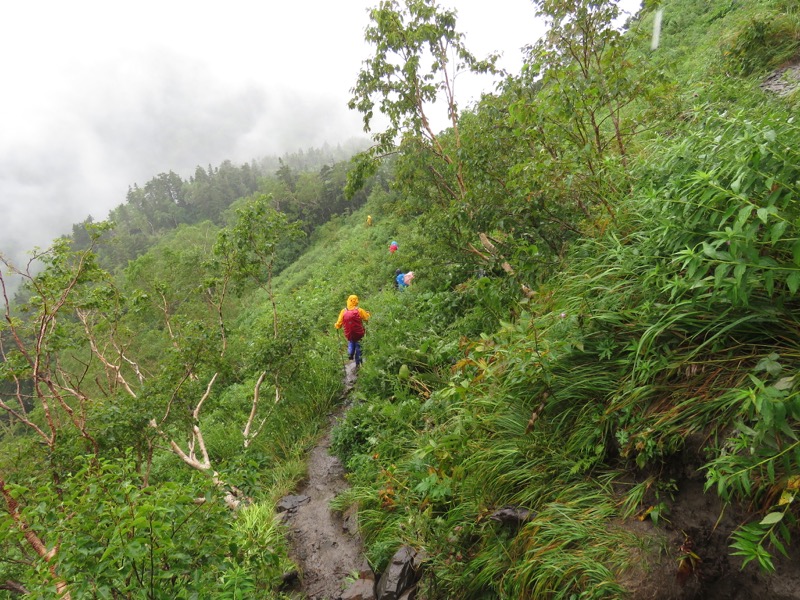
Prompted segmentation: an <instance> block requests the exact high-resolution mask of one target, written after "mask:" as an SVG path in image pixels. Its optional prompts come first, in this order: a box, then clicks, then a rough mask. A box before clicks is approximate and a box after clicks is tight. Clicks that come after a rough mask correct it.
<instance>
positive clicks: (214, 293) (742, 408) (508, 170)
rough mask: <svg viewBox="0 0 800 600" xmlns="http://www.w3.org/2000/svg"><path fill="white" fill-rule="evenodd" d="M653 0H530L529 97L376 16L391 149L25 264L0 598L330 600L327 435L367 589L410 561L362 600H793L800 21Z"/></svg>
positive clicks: (787, 2)
mask: <svg viewBox="0 0 800 600" xmlns="http://www.w3.org/2000/svg"><path fill="white" fill-rule="evenodd" d="M643 4H644V6H643V7H642V9H641V10H640V12H639V13H638V14H637V15H635V16H633V17H630V18H628V19H627V20H626V21H625V20H624V19H621V18H620V11H619V8H618V7H617V6H616V3H615V2H614V1H613V0H533V5H534V7H535V9H536V11H537V13H538V15H539V18H541V19H543V20H544V21H545V22H546V23H547V25H548V29H547V33H546V34H545V35H544V36H543V37H542V38H541V39H540V40H539V41H536V42H532V44H531V45H530V46H529V47H527V48H526V49H525V53H524V54H525V60H524V65H523V67H522V69H521V70H520V72H518V73H507V72H501V71H499V70H498V69H497V68H496V67H495V62H496V58H497V57H494V56H476V55H474V54H473V53H472V52H471V51H470V49H469V48H468V47H467V45H466V38H465V36H463V35H462V34H461V33H460V30H459V27H458V19H457V12H451V11H449V10H445V9H443V8H442V7H440V6H438V5H436V3H435V2H434V0H381V1H380V2H379V3H377V6H376V7H375V8H374V9H372V10H371V11H370V21H369V25H368V26H367V28H366V30H365V38H366V40H367V41H368V42H369V43H370V44H371V47H372V54H371V56H370V58H369V59H368V60H367V61H365V62H364V63H363V64H362V65H360V66H359V65H354V66H353V75H354V77H353V87H352V90H351V100H350V108H352V109H353V110H355V111H358V112H359V113H360V114H361V115H362V116H363V124H364V129H365V132H367V134H368V135H369V136H370V137H371V140H369V141H365V142H364V143H363V144H362V145H360V146H355V145H348V144H345V143H344V142H342V143H341V144H339V145H337V144H336V142H335V141H334V145H333V146H332V147H325V148H323V149H308V150H305V151H296V150H295V149H287V150H286V152H287V153H286V154H285V155H283V156H282V157H281V158H269V159H260V158H254V159H253V160H252V162H251V163H249V164H243V165H236V164H232V163H231V162H224V163H222V164H220V165H218V166H212V165H208V166H198V167H197V169H196V171H195V173H194V175H193V176H191V177H189V178H188V179H184V178H182V177H180V176H179V175H177V174H175V173H174V172H172V171H170V170H169V169H170V165H164V169H165V172H162V173H160V174H158V175H155V176H154V177H153V178H152V179H151V180H150V181H148V182H146V183H144V184H142V185H136V186H133V187H132V188H131V189H130V190H129V192H128V194H127V197H126V198H125V199H124V201H122V202H121V203H120V204H119V205H118V206H117V207H116V208H114V209H113V210H112V211H111V212H110V214H109V215H108V217H107V219H105V220H95V219H93V218H91V217H89V218H87V219H86V220H85V221H84V222H81V223H76V224H74V225H73V226H72V228H71V231H70V232H69V233H68V234H67V235H64V236H63V237H60V238H58V239H56V240H54V241H53V242H52V244H51V245H50V246H49V247H48V248H44V249H33V250H31V252H30V262H27V263H25V264H19V263H18V262H12V261H11V260H10V259H8V258H4V257H2V256H1V255H0V261H2V264H1V265H0V266H1V267H2V272H1V273H0V284H2V288H1V289H2V292H3V300H4V304H3V312H4V314H3V319H2V322H0V357H1V358H2V361H1V362H0V598H8V599H17V598H21V599H22V598H24V599H28V598H31V599H53V598H60V599H71V600H77V599H84V598H90V599H93V598H102V599H140V598H141V599H151V600H152V599H170V600H173V599H187V600H188V599H198V598H199V599H204V598H214V599H269V598H274V599H281V598H282V599H290V598H292V599H299V598H311V599H313V598H317V597H320V598H321V596H314V595H311V594H308V595H306V594H305V593H304V592H303V591H302V589H297V588H296V587H295V588H292V587H291V585H288V584H287V581H288V580H289V578H288V577H287V574H289V573H295V574H298V573H299V577H300V578H301V579H302V576H303V573H302V569H298V565H297V563H296V561H295V560H294V558H293V554H292V551H291V547H290V543H289V540H288V538H287V528H286V526H285V524H284V522H283V521H282V519H281V515H280V514H279V512H278V510H277V505H278V503H279V501H280V499H281V498H283V497H285V496H287V495H288V494H292V493H293V492H294V491H296V490H297V489H298V486H299V485H300V484H301V482H302V481H303V480H304V478H305V477H306V467H307V457H308V454H309V451H310V450H311V449H312V448H313V447H314V446H315V444H316V443H317V442H318V440H319V439H320V438H321V436H323V435H327V434H329V435H330V439H331V444H330V446H331V452H332V453H333V454H335V456H336V457H337V458H338V459H339V460H340V461H341V464H342V465H343V466H344V470H345V473H346V479H347V482H348V487H347V488H346V489H345V490H344V491H342V492H340V493H338V495H336V497H335V498H334V499H333V501H332V502H331V505H330V509H331V511H334V512H337V511H338V512H342V513H344V512H346V511H347V512H348V514H353V515H354V519H355V522H356V523H357V530H358V535H359V536H360V538H361V539H362V540H363V553H364V558H365V561H366V562H367V563H368V565H369V567H370V569H371V570H372V571H373V572H374V574H375V577H376V581H377V578H379V577H380V575H381V574H382V573H384V572H385V571H387V569H388V568H389V566H390V564H391V563H392V560H393V556H395V553H396V552H397V551H398V550H399V549H401V548H409V549H411V550H412V551H413V555H414V556H415V557H416V559H415V562H414V564H413V569H412V571H413V573H412V575H413V577H412V578H411V581H410V587H409V588H408V589H407V590H406V591H405V592H404V593H403V595H402V596H400V595H399V594H391V593H383V594H382V595H381V594H380V592H376V593H377V596H371V597H373V598H375V597H379V598H380V600H385V599H387V598H390V599H395V598H399V597H402V598H414V597H416V598H420V599H423V598H424V599H427V600H437V599H476V600H477V599H482V600H483V599H492V598H498V599H505V598H508V599H540V598H541V599H565V600H566V599H578V598H580V599H602V598H632V599H637V600H638V599H645V598H651V599H668V598H670V599H672V598H675V599H684V598H687V599H688V598H698V599H699V598H704V599H709V598H710V599H713V598H724V599H745V598H777V599H790V598H795V599H796V598H800V527H798V517H799V516H800V511H799V510H798V507H799V506H800V438H799V437H798V423H799V422H800V379H798V372H799V371H798V370H799V369H800V296H798V292H799V291H800V202H798V197H799V194H800V121H798V120H797V115H798V114H800V113H799V112H798V109H800V91H798V90H800V6H798V4H797V2H796V0H646V1H645V2H644V3H643ZM466 72H474V73H484V74H490V75H493V76H494V78H495V80H496V81H497V87H496V88H495V91H494V92H493V93H491V94H485V95H484V96H483V97H482V98H481V100H480V101H479V102H476V103H475V104H474V105H469V106H465V105H463V104H462V103H460V101H459V98H458V96H457V94H456V92H455V89H456V88H455V87H454V82H455V79H456V77H457V76H458V75H460V74H463V73H466ZM434 111H438V113H439V114H444V113H446V115H447V119H448V120H447V122H446V126H445V127H444V128H443V129H441V130H439V129H438V128H434V127H433V126H432V123H433V122H435V119H434V118H433V117H432V115H433V114H434ZM378 123H381V125H380V126H379V127H378V126H377V124H378ZM121 200H122V199H121ZM392 241H396V242H397V245H398V248H397V251H396V252H389V250H388V247H389V244H390V243H391V242H392ZM398 271H399V272H402V273H407V272H413V273H414V274H415V277H414V279H413V281H412V282H411V284H410V285H409V286H408V287H407V288H403V289H397V288H396V287H395V285H394V282H395V276H396V273H397V272H398ZM353 294H355V295H357V296H358V298H359V301H360V306H361V307H363V308H364V309H365V310H367V311H369V312H370V313H371V317H370V319H369V321H368V322H367V323H366V336H365V337H364V339H363V340H362V344H361V345H362V348H363V357H364V363H363V365H361V366H360V368H359V369H358V371H357V380H356V381H355V383H354V385H353V386H352V389H348V390H347V394H346V395H345V393H344V392H345V389H344V387H345V371H346V367H348V365H349V360H348V356H347V342H346V340H345V339H344V337H343V335H342V333H341V331H338V330H337V329H335V328H334V323H335V321H336V317H337V315H338V314H339V311H340V310H341V309H343V308H344V307H345V301H346V300H347V298H348V296H350V295H353ZM348 368H349V367H348ZM332 414H337V415H339V416H340V418H339V419H337V420H336V422H335V425H334V426H333V428H332V430H329V427H330V422H331V421H330V415H332ZM796 501H797V502H798V504H795V502H796ZM359 577H360V575H359V574H358V573H355V574H353V575H352V576H351V577H350V578H349V582H348V581H343V582H342V583H341V591H342V592H341V593H342V594H344V593H345V588H346V587H347V585H348V583H352V580H355V579H358V578H359ZM325 597H327V596H325ZM330 597H331V598H334V597H336V598H338V597H340V596H339V595H336V596H330ZM347 597H350V598H353V597H354V596H352V595H351V596H347ZM359 597H362V596H359ZM363 597H364V598H367V597H368V596H363Z"/></svg>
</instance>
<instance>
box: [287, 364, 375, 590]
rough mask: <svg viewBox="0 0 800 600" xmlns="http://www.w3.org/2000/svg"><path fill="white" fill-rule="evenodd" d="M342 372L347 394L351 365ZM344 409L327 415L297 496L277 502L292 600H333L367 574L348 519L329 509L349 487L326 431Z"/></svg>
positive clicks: (351, 381) (352, 372) (353, 374)
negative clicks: (291, 569)
mask: <svg viewBox="0 0 800 600" xmlns="http://www.w3.org/2000/svg"><path fill="white" fill-rule="evenodd" d="M345 371H346V373H345V381H344V384H345V391H344V395H345V396H347V395H348V394H349V393H350V391H351V390H352V388H353V385H354V384H355V380H356V369H355V365H354V364H352V363H350V364H348V365H347V367H346V369H345ZM344 411H345V409H344V408H342V409H340V410H339V411H338V412H337V413H336V414H333V415H331V418H330V421H331V422H330V427H329V429H328V432H327V433H326V435H325V436H324V437H323V438H322V439H321V440H320V441H319V443H318V444H317V446H316V447H315V448H314V449H313V450H312V452H311V454H310V456H309V460H308V474H307V478H306V480H305V482H304V483H303V485H302V486H301V488H300V489H299V490H298V492H297V494H296V495H293V496H287V497H286V498H284V499H283V501H282V502H281V504H282V505H283V508H284V510H285V512H284V515H285V516H284V522H285V523H286V525H287V528H288V530H289V543H290V545H291V548H292V552H291V554H292V558H293V560H294V561H295V563H296V564H297V565H298V569H299V573H298V577H297V580H296V582H295V587H294V589H293V590H292V592H291V593H292V595H293V596H294V597H296V598H303V599H308V600H336V599H338V598H340V596H341V595H342V592H343V591H344V590H345V588H347V587H348V584H349V583H350V582H352V581H353V580H354V579H357V578H359V577H362V578H367V577H371V576H372V571H371V570H370V568H369V565H368V564H367V562H366V560H365V559H364V557H363V554H362V542H361V538H360V537H359V536H358V531H357V528H356V525H355V521H354V518H353V516H352V515H349V514H347V513H346V514H344V515H342V514H339V513H337V512H334V511H332V510H331V509H330V507H329V504H330V501H331V500H332V499H333V498H334V497H335V496H336V495H337V494H339V493H340V492H341V491H343V490H344V489H346V488H347V486H348V484H347V481H346V480H345V478H344V467H343V466H342V464H341V462H340V461H339V459H338V458H336V457H335V456H332V455H331V454H330V452H329V448H330V431H331V428H332V427H333V425H334V424H335V422H336V420H337V419H339V418H341V416H342V414H343V413H344Z"/></svg>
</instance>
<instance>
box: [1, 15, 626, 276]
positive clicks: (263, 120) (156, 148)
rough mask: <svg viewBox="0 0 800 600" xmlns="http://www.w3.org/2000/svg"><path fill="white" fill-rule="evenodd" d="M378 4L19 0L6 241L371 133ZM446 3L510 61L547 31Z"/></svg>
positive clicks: (472, 36) (50, 232) (4, 172)
mask: <svg viewBox="0 0 800 600" xmlns="http://www.w3.org/2000/svg"><path fill="white" fill-rule="evenodd" d="M628 1H633V0H628ZM377 3H378V0H344V1H342V2H331V1H330V0H298V1H297V2H274V1H260V2H257V1H254V0H228V1H227V2H211V1H209V0H138V1H137V2H126V3H123V2H109V1H108V0H72V1H70V2H64V1H62V0H29V1H26V2H9V3H6V4H5V5H4V7H3V19H2V21H0V57H2V58H0V79H1V80H2V81H3V91H2V93H0V211H2V213H1V214H2V215H3V218H2V220H0V252H2V253H3V254H5V255H7V256H12V257H14V258H15V259H16V260H17V261H18V262H19V261H21V260H22V258H23V256H24V251H26V250H29V249H31V248H32V247H33V246H37V245H38V246H46V245H47V244H48V243H49V242H50V241H51V240H52V239H53V238H54V237H55V236H57V235H61V234H63V233H68V232H69V231H70V230H71V225H72V224H73V223H76V222H79V221H81V220H83V219H84V218H86V216H88V215H90V214H91V215H92V216H93V217H94V218H95V219H104V218H106V217H107V214H108V211H109V210H110V209H111V208H113V207H115V206H117V205H118V204H120V203H122V202H124V200H125V194H126V192H127V189H128V186H130V185H132V184H134V183H139V184H143V183H145V182H147V181H148V180H149V179H150V178H152V177H154V176H155V175H157V174H158V173H161V172H166V171H169V170H173V171H175V172H177V173H179V174H181V175H182V176H184V177H186V176H189V175H190V174H192V173H193V172H194V169H195V167H196V166H197V165H203V166H206V165H208V164H212V165H218V164H219V163H220V162H222V161H223V160H226V159H230V160H233V161H234V162H246V161H249V160H251V159H257V158H259V157H261V156H264V155H268V154H283V153H284V152H291V151H295V150H297V149H299V148H303V149H305V148H308V147H312V146H321V145H322V144H324V143H326V142H327V143H330V144H336V143H338V142H343V141H347V140H348V139H350V138H351V137H353V136H357V135H362V132H361V118H360V115H358V114H356V113H354V112H352V111H349V110H348V109H347V100H348V99H349V97H350V89H351V88H352V87H353V84H354V83H355V79H356V76H357V74H358V71H359V69H360V67H361V63H362V61H363V60H365V59H366V58H368V57H369V55H370V54H369V52H370V49H369V47H368V46H367V45H366V44H365V43H364V41H363V33H364V29H365V28H366V26H367V25H368V23H369V19H368V13H367V11H368V9H369V8H371V7H373V6H375V5H377ZM441 3H442V4H443V5H445V6H452V7H455V8H456V9H457V10H458V13H459V30H461V31H462V32H464V33H465V35H466V42H467V45H468V47H470V49H471V50H472V51H473V52H474V53H475V54H477V55H479V56H481V55H485V54H487V53H489V52H494V51H501V52H503V53H504V55H505V56H504V59H503V61H502V66H504V67H505V68H507V69H509V70H511V71H512V72H514V71H516V70H518V68H519V65H520V62H521V61H520V56H521V55H520V51H519V49H520V47H521V46H523V45H524V44H526V43H531V42H533V41H534V40H535V39H536V37H537V36H538V35H539V29H538V26H537V24H536V22H535V18H534V9H533V6H532V4H531V2H530V0H495V1H494V2H491V3H490V2H485V0H450V1H449V2H448V1H446V0H442V2H441ZM481 85H483V86H484V87H485V86H488V85H489V82H488V81H486V82H482V83H481ZM471 93H473V94H477V93H478V92H477V90H476V91H474V92H471Z"/></svg>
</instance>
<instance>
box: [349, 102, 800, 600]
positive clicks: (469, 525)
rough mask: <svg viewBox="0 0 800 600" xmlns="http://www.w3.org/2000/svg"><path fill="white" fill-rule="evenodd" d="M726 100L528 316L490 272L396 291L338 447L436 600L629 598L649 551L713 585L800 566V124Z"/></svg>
mask: <svg viewBox="0 0 800 600" xmlns="http://www.w3.org/2000/svg"><path fill="white" fill-rule="evenodd" d="M708 108H709V107H703V109H702V110H697V111H696V112H695V113H692V114H690V115H687V120H688V122H689V124H688V125H687V127H686V131H685V134H684V135H683V136H680V137H677V138H674V139H659V140H658V141H657V143H658V146H659V152H658V160H657V161H653V162H652V163H648V164H646V165H643V167H642V168H641V172H640V175H641V178H640V184H639V186H638V188H637V190H636V191H635V193H634V195H633V197H632V198H631V199H630V202H629V205H628V206H627V207H626V209H625V212H624V214H623V213H621V214H620V222H619V227H618V228H617V230H616V231H615V232H613V233H609V234H608V235H606V236H603V237H599V238H597V239H591V240H587V241H585V242H582V243H581V244H579V245H577V246H576V247H575V248H574V249H573V252H572V256H571V259H570V262H569V266H568V267H567V268H566V269H565V270H564V271H563V272H562V273H561V274H560V275H559V276H558V277H556V278H554V279H553V280H551V281H550V282H549V283H548V284H547V285H546V286H543V287H541V288H540V289H538V290H537V294H536V295H534V296H533V297H532V299H524V300H523V301H521V303H520V304H519V305H518V309H517V311H516V312H517V317H516V318H514V319H512V320H511V321H509V322H504V321H501V320H499V319H497V316H496V315H497V314H500V313H501V311H500V310H496V309H493V306H492V302H491V300H490V299H491V298H492V297H493V294H492V292H493V291H494V290H497V289H499V286H502V285H503V282H502V281H499V280H493V279H489V278H476V279H474V280H471V281H470V282H468V283H467V284H465V285H464V286H461V287H460V288H457V289H454V290H452V291H449V292H442V291H439V292H431V291H427V290H425V289H414V288H413V287H412V288H411V289H410V290H409V291H408V292H404V293H394V294H388V295H387V294H386V293H384V295H382V296H380V297H379V299H378V298H375V299H374V301H375V302H376V303H377V304H379V305H380V309H379V315H380V316H379V317H378V319H377V320H376V325H377V324H378V323H380V324H382V325H384V327H380V328H379V330H378V331H374V332H372V333H371V338H370V339H371V343H372V344H374V346H373V347H374V350H372V352H373V358H371V360H368V362H367V365H366V366H365V368H364V369H363V370H362V373H361V376H360V380H359V388H358V389H359V394H360V397H361V399H362V403H361V404H359V405H357V406H356V407H354V408H353V409H352V410H351V411H350V413H349V414H348V416H347V419H346V422H345V423H344V424H343V425H341V426H340V427H339V428H338V429H337V430H336V431H335V434H334V442H335V443H334V447H335V448H336V450H337V451H338V452H339V454H340V456H341V457H342V458H343V460H345V461H346V464H347V466H348V468H349V469H350V470H351V471H352V475H351V477H352V483H353V487H352V489H351V490H350V491H348V492H347V493H345V494H344V495H343V496H342V497H341V498H340V499H339V500H338V501H337V504H338V506H341V507H344V506H348V505H349V504H350V503H352V502H354V501H356V502H358V504H359V507H360V509H359V522H360V524H361V527H362V531H363V533H364V534H365V536H366V538H367V542H368V548H369V550H368V552H369V558H370V560H371V562H372V563H373V565H374V566H375V567H376V568H377V569H378V570H380V569H382V568H383V567H384V566H385V565H386V563H387V561H388V559H389V558H390V557H391V555H392V553H393V552H394V551H395V550H396V549H397V547H398V546H399V545H400V544H403V543H405V544H411V545H412V546H414V547H417V548H420V549H422V550H424V551H425V552H426V554H427V556H428V563H427V569H426V574H427V576H426V578H425V583H424V585H425V590H426V593H427V594H428V597H431V598H434V597H459V598H486V597H502V598H540V597H552V598H570V597H576V596H575V595H578V594H579V595H580V597H585V598H590V597H591V598H606V597H614V596H618V595H623V594H624V593H625V589H624V588H623V584H625V585H627V586H628V592H631V591H632V590H633V588H634V587H635V586H633V584H632V583H631V578H630V576H629V575H626V574H629V573H631V572H634V571H636V572H641V571H640V569H642V568H644V572H647V569H648V565H650V566H649V568H650V569H651V572H650V575H649V577H651V578H652V577H655V573H656V572H657V571H658V569H661V572H662V576H663V577H665V578H666V579H668V580H669V581H670V582H671V584H674V582H676V581H678V582H679V583H680V584H682V585H683V586H689V587H687V588H686V590H688V589H692V588H691V586H694V589H695V590H699V591H698V592H697V593H705V594H710V595H713V594H714V593H715V592H716V593H720V589H721V586H723V585H728V586H730V585H732V582H736V583H735V585H745V584H744V583H743V582H745V581H749V582H751V584H749V585H756V586H761V588H760V589H762V590H763V589H772V590H773V592H776V590H778V589H779V588H778V587H777V586H776V584H774V583H772V581H773V579H772V578H773V575H772V574H773V573H774V572H775V570H776V569H778V570H779V571H780V572H782V573H784V575H785V576H787V577H789V578H790V579H791V578H794V579H793V580H794V581H796V580H797V573H796V569H794V571H792V570H789V571H788V573H787V571H786V569H787V568H788V567H787V565H789V564H791V563H790V562H789V561H788V560H787V558H788V557H789V556H790V555H794V554H796V548H797V534H798V531H797V514H796V508H795V506H796V503H795V502H794V500H795V496H796V494H797V490H798V488H800V484H799V483H798V473H800V441H799V440H798V438H797V435H796V433H795V431H796V428H797V425H798V421H800V393H798V383H799V382H798V381H797V378H796V374H797V370H798V366H799V365H800V343H798V340H800V321H798V317H797V315H798V314H799V313H798V308H800V302H798V295H797V292H798V289H799V288H800V209H799V208H798V204H797V200H796V199H797V197H798V193H800V189H799V188H798V181H800V167H798V165H800V160H799V159H800V157H799V156H798V154H797V148H799V147H800V128H798V125H797V124H796V123H794V121H793V119H792V118H791V115H789V114H787V113H785V112H781V111H780V110H776V111H775V112H774V113H772V114H771V115H768V116H767V117H765V118H762V119H761V120H760V121H759V122H758V123H757V124H756V123H754V122H753V121H752V120H751V119H750V118H749V116H748V114H747V113H742V114H717V113H715V112H713V111H709V110H708ZM626 232H628V233H626ZM448 309H450V311H449V312H448ZM476 322H478V323H480V324H481V325H480V326H481V328H477V329H476V328H474V324H475V323H476ZM491 323H495V325H494V326H490V324H491ZM475 331H493V333H484V334H480V335H476V334H475ZM375 354H377V355H378V356H374V355H375ZM698 482H699V483H698ZM689 489H693V490H694V493H695V494H697V495H699V496H702V495H703V493H704V492H705V495H706V496H708V497H709V498H710V500H709V506H710V507H711V508H709V509H707V510H706V511H704V512H702V513H701V512H697V519H696V520H694V521H693V520H692V519H691V518H690V517H689V515H687V514H686V513H687V511H688V509H687V508H686V507H687V506H688V505H687V504H686V502H687V501H686V494H687V490H689ZM504 506H512V507H518V508H520V509H525V510H526V511H530V513H529V518H528V519H526V520H525V521H523V522H520V523H517V524H512V525H509V524H503V523H500V522H498V521H497V520H495V519H492V518H491V516H492V514H493V513H494V512H495V511H496V510H497V509H499V508H501V507H504ZM714 510H717V511H718V513H716V519H717V526H718V528H719V530H718V531H714V529H715V528H714V526H713V522H711V523H709V522H708V519H709V517H712V518H713V517H714V515H715V513H714ZM675 511H680V513H681V514H677V512H675ZM726 511H727V516H726V518H725V519H723V515H726ZM732 515H733V516H732ZM729 517H731V518H729ZM737 519H740V520H738V521H737ZM644 524H649V526H650V528H649V529H648V532H649V533H648V535H641V527H642V526H643V525H644ZM653 526H654V527H655V529H653ZM659 529H660V530H661V531H662V532H663V534H662V536H659V535H657V531H658V530H659ZM635 531H638V532H639V533H638V534H636V533H634V532H635ZM703 532H705V533H703ZM706 534H707V535H706ZM712 534H713V535H712ZM728 535H730V538H728ZM728 544H729V547H728V548H725V547H724V546H725V545H728ZM665 563H666V565H667V567H663V565H664V564H665ZM740 568H743V569H744V573H745V574H744V575H743V577H738V576H737V573H739V572H740V571H739V570H740ZM752 582H756V583H755V584H752ZM771 586H773V587H771ZM742 589H746V588H742ZM642 593H644V592H642ZM776 593H778V592H776ZM778 595H780V594H778ZM709 597H711V596H709Z"/></svg>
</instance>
